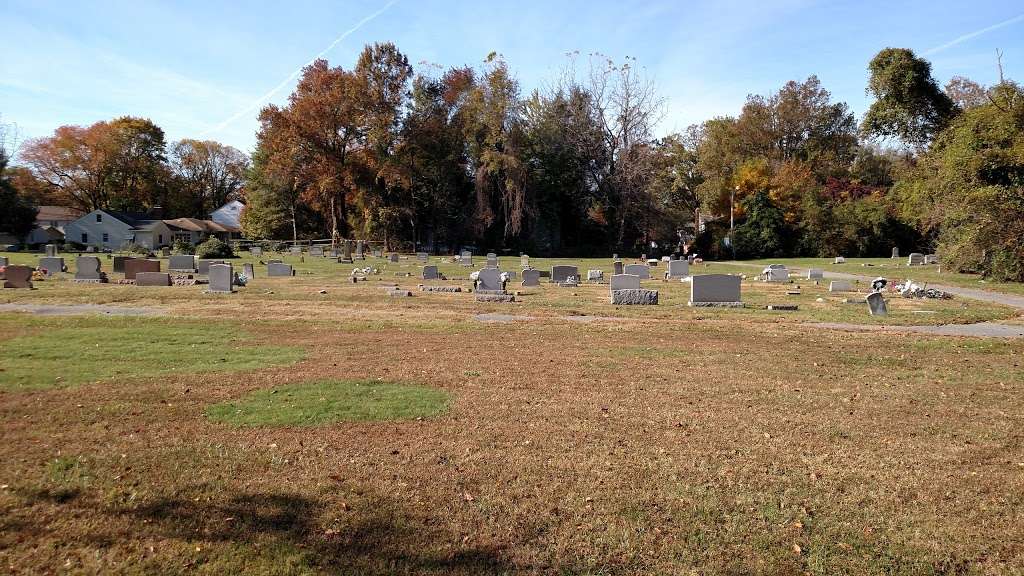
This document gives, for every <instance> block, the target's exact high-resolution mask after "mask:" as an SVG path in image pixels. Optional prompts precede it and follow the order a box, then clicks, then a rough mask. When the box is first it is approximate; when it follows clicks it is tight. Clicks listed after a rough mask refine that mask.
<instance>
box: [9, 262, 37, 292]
mask: <svg viewBox="0 0 1024 576" xmlns="http://www.w3.org/2000/svg"><path fill="white" fill-rule="evenodd" d="M4 288H32V268H31V267H30V266H8V267H6V268H5V269H4Z"/></svg>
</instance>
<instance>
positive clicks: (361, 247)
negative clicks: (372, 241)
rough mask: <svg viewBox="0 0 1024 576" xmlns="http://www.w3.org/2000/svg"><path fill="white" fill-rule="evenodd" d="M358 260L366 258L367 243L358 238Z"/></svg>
mask: <svg viewBox="0 0 1024 576" xmlns="http://www.w3.org/2000/svg"><path fill="white" fill-rule="evenodd" d="M355 258H356V260H366V243H365V242H363V241H362V240H356V256H355Z"/></svg>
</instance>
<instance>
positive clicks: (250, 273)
mask: <svg viewBox="0 0 1024 576" xmlns="http://www.w3.org/2000/svg"><path fill="white" fill-rule="evenodd" d="M242 275H243V276H245V278H246V280H252V279H253V278H255V277H256V267H255V266H253V265H252V263H251V262H246V263H245V264H242Z"/></svg>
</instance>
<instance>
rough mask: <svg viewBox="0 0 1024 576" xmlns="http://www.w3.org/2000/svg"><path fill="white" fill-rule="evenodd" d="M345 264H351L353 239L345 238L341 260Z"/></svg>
mask: <svg viewBox="0 0 1024 576" xmlns="http://www.w3.org/2000/svg"><path fill="white" fill-rule="evenodd" d="M340 261H341V262H342V263H344V264H351V263H352V262H353V260H352V241H351V240H345V241H344V242H342V245H341V260H340Z"/></svg>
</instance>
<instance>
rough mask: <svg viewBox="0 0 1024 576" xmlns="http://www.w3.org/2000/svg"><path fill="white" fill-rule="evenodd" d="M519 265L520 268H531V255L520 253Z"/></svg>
mask: <svg viewBox="0 0 1024 576" xmlns="http://www.w3.org/2000/svg"><path fill="white" fill-rule="evenodd" d="M519 267H520V268H529V267H530V257H529V256H527V255H526V254H520V255H519Z"/></svg>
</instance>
